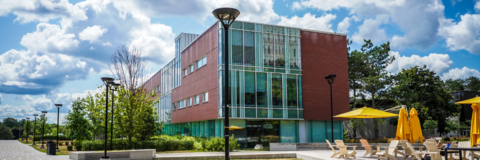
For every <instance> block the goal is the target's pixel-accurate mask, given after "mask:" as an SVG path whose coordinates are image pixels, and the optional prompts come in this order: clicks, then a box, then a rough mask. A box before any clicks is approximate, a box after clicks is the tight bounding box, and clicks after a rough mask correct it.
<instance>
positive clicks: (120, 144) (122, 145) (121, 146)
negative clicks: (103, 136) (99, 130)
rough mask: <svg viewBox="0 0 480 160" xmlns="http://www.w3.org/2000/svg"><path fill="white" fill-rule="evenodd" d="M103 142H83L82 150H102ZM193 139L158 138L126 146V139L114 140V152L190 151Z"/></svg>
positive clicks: (136, 141) (134, 141) (134, 142)
mask: <svg viewBox="0 0 480 160" xmlns="http://www.w3.org/2000/svg"><path fill="white" fill-rule="evenodd" d="M104 142H105V141H104V140H98V141H83V142H82V149H83V150H84V151H94V150H103V147H104ZM194 143H195V139H194V138H193V137H184V138H183V139H177V138H173V137H158V138H155V139H152V140H143V141H142V140H134V139H132V145H131V146H129V145H128V139H114V140H113V149H114V150H126V149H153V148H155V149H156V150H157V151H165V150H192V149H193V144H194ZM107 145H108V148H109V149H110V140H108V143H107Z"/></svg>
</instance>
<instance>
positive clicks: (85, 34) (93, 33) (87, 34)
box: [78, 25, 108, 43]
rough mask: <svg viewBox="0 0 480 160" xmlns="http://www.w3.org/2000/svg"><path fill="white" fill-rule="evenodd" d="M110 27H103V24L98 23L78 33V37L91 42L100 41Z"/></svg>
mask: <svg viewBox="0 0 480 160" xmlns="http://www.w3.org/2000/svg"><path fill="white" fill-rule="evenodd" d="M107 31H108V29H106V28H102V27H101V26H98V25H93V26H91V27H87V28H85V29H84V30H83V31H82V32H80V33H79V34H78V37H79V38H80V39H81V40H84V41H89V42H90V43H94V42H96V41H98V39H99V38H100V37H102V35H103V34H104V33H105V32H107Z"/></svg>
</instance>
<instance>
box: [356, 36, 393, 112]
mask: <svg viewBox="0 0 480 160" xmlns="http://www.w3.org/2000/svg"><path fill="white" fill-rule="evenodd" d="M389 51H390V42H387V43H384V44H382V45H380V46H375V47H374V46H373V43H372V42H371V41H370V40H365V44H364V45H363V46H362V48H361V52H362V53H363V54H364V57H365V58H364V59H361V60H362V61H363V63H364V64H363V65H362V66H363V67H364V69H363V70H362V72H363V74H364V75H363V77H362V79H361V80H360V82H361V83H362V85H363V87H362V91H364V92H368V93H370V96H371V99H372V108H376V106H378V105H379V104H380V103H381V102H376V101H375V100H376V99H377V98H380V99H381V98H383V96H384V95H386V93H387V92H386V91H387V90H388V89H389V88H390V87H391V86H392V85H393V84H392V81H391V77H390V76H389V75H388V71H387V70H386V68H387V66H388V65H389V64H391V63H392V62H393V60H395V57H392V56H389V54H388V52H389Z"/></svg>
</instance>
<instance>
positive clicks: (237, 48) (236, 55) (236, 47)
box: [232, 30, 243, 65]
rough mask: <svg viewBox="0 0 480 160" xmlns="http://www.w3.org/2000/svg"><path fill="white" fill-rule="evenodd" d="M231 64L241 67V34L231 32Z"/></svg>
mask: <svg viewBox="0 0 480 160" xmlns="http://www.w3.org/2000/svg"><path fill="white" fill-rule="evenodd" d="M232 64H233V65H243V33H242V31H239V30H232Z"/></svg>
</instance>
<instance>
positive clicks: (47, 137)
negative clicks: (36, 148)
mask: <svg viewBox="0 0 480 160" xmlns="http://www.w3.org/2000/svg"><path fill="white" fill-rule="evenodd" d="M43 137H44V140H57V135H50V136H43ZM34 140H35V141H41V140H42V135H35V139H34ZM58 140H70V139H68V138H67V137H65V136H64V135H58Z"/></svg>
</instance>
